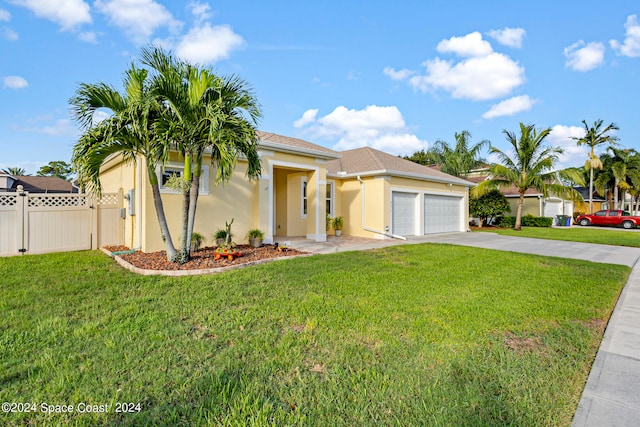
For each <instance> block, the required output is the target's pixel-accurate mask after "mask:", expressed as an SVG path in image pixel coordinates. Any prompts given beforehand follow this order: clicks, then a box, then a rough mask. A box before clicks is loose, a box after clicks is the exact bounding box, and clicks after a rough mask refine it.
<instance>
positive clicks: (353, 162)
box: [327, 147, 473, 186]
mask: <svg viewBox="0 0 640 427" xmlns="http://www.w3.org/2000/svg"><path fill="white" fill-rule="evenodd" d="M340 154H342V157H341V158H339V159H336V160H331V161H329V162H328V163H327V173H329V174H332V175H338V173H339V172H345V173H346V174H347V175H355V174H367V173H372V172H375V173H380V174H385V175H408V176H412V177H416V178H422V179H426V180H432V181H441V182H448V183H449V182H450V183H453V184H460V185H468V186H470V185H473V184H472V183H471V182H469V181H467V180H464V179H462V178H456V177H455V176H452V175H449V174H446V173H444V172H440V171H438V170H435V169H433V168H430V167H428V166H422V165H419V164H418V163H414V162H412V161H409V160H405V159H403V158H401V157H397V156H393V155H391V154H388V153H385V152H383V151H380V150H376V149H375V148H371V147H363V148H356V149H354V150H347V151H342V152H341V153H340Z"/></svg>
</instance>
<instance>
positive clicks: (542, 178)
mask: <svg viewBox="0 0 640 427" xmlns="http://www.w3.org/2000/svg"><path fill="white" fill-rule="evenodd" d="M550 132H551V129H550V128H547V129H544V130H542V131H540V132H538V131H537V130H536V129H535V127H534V125H524V124H523V123H520V135H519V136H517V135H516V134H515V133H513V132H510V131H507V130H506V129H505V130H503V131H502V133H504V135H505V136H506V137H507V141H508V142H509V144H510V145H511V149H512V151H513V156H510V155H509V154H507V153H505V152H503V151H501V150H500V149H498V148H496V147H493V146H492V147H491V148H490V150H489V152H490V153H491V154H495V155H496V156H497V158H498V159H499V161H500V163H497V164H494V165H492V166H491V168H490V174H491V178H490V179H488V180H485V181H483V182H481V183H480V184H479V185H478V186H477V187H476V188H475V191H474V192H475V193H476V194H477V195H482V194H485V193H486V192H488V191H489V190H492V189H494V188H496V187H498V188H500V189H507V188H511V187H513V186H515V187H516V188H517V190H518V193H519V194H520V198H519V199H518V209H517V212H516V224H515V229H516V230H520V229H521V223H522V205H523V204H524V194H525V192H526V191H527V190H528V189H530V188H535V189H537V190H538V191H540V192H541V193H542V194H543V195H544V197H547V195H548V193H549V192H552V193H554V194H557V195H561V196H563V197H564V196H567V195H571V196H573V197H578V195H577V192H576V191H575V190H574V189H573V188H572V187H570V186H567V185H564V184H563V183H562V182H561V181H562V180H563V179H565V180H569V181H571V182H582V178H581V176H580V173H579V172H577V171H576V170H575V169H565V170H561V171H554V170H553V166H554V163H555V161H556V160H557V159H558V156H559V155H560V154H562V152H563V150H562V149H561V148H557V147H545V146H544V145H543V143H544V140H545V138H546V137H547V136H548V135H549V133H550Z"/></svg>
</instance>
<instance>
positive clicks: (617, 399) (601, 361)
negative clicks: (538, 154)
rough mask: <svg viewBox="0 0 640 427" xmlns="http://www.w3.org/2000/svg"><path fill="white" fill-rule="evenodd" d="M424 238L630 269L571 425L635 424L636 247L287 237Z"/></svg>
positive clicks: (337, 245)
mask: <svg viewBox="0 0 640 427" xmlns="http://www.w3.org/2000/svg"><path fill="white" fill-rule="evenodd" d="M639 238H640V236H639ZM426 242H432V243H447V244H453V245H462V246H474V247H479V248H486V249H497V250H502V251H510V252H521V253H530V254H536V255H544V256H555V257H561V258H574V259H582V260H586V261H592V262H602V263H611V264H622V265H627V266H629V267H632V268H633V270H632V272H631V275H630V276H629V280H628V282H627V284H626V285H625V287H624V290H623V291H622V294H621V295H620V298H619V300H618V303H617V305H616V307H615V309H614V311H613V314H612V315H611V319H609V323H608V324H607V328H606V330H605V333H604V338H603V340H602V343H601V345H600V349H599V350H598V354H597V356H596V359H595V361H594V364H593V367H592V369H591V373H590V374H589V379H588V380H587V384H586V386H585V389H584V392H583V394H582V398H581V399H580V403H579V405H578V410H577V411H576V414H575V416H574V419H573V424H572V426H573V427H601V426H638V425H640V265H639V263H638V260H639V259H640V248H626V247H622V246H606V245H595V244H589V243H577V242H563V241H556V240H542V239H531V238H524V237H511V236H500V235H498V234H493V233H485V232H476V233H448V234H435V235H429V236H420V237H415V238H409V239H408V240H406V241H400V240H374V239H363V238H354V237H347V236H343V237H339V238H336V237H329V240H328V241H327V242H323V243H317V242H311V241H309V240H304V239H290V240H289V242H288V243H289V244H290V246H291V247H294V248H296V249H301V250H306V251H309V252H313V253H331V252H341V251H350V250H364V249H373V248H378V247H386V246H392V245H398V244H416V243H426Z"/></svg>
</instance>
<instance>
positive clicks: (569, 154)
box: [546, 125, 589, 169]
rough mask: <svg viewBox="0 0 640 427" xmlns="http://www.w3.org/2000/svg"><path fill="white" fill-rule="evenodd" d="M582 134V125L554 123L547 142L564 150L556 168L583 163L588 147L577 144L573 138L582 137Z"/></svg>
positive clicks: (576, 165)
mask: <svg viewBox="0 0 640 427" xmlns="http://www.w3.org/2000/svg"><path fill="white" fill-rule="evenodd" d="M583 136H584V127H579V126H565V125H555V126H554V127H552V128H551V133H550V134H549V136H548V137H547V139H546V142H547V144H548V145H550V146H553V147H560V148H562V149H563V150H564V153H562V154H561V155H560V156H559V158H558V163H557V164H556V167H557V168H558V169H563V168H568V167H581V166H583V165H584V162H585V161H586V160H587V157H588V153H589V147H587V146H585V145H581V146H578V144H577V143H576V140H575V139H573V138H582V137H583Z"/></svg>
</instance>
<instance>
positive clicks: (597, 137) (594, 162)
mask: <svg viewBox="0 0 640 427" xmlns="http://www.w3.org/2000/svg"><path fill="white" fill-rule="evenodd" d="M582 124H583V125H584V131H585V134H584V136H583V137H581V138H576V137H574V138H573V139H575V140H576V141H577V143H578V145H588V146H589V147H590V148H591V152H590V153H589V158H588V159H587V161H586V163H585V164H584V167H585V169H586V170H588V171H589V213H593V201H592V199H593V171H594V169H602V162H601V161H600V159H599V158H598V157H597V156H596V152H595V149H596V147H597V146H600V145H603V144H605V143H609V144H612V145H615V144H616V141H617V140H618V137H616V136H613V135H610V134H609V133H610V132H613V131H616V130H619V129H620V128H618V126H616V124H615V123H611V124H609V125H608V126H607V127H605V128H604V129H602V120H600V119H598V120H596V121H595V122H593V126H589V125H588V124H587V121H586V120H582Z"/></svg>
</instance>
